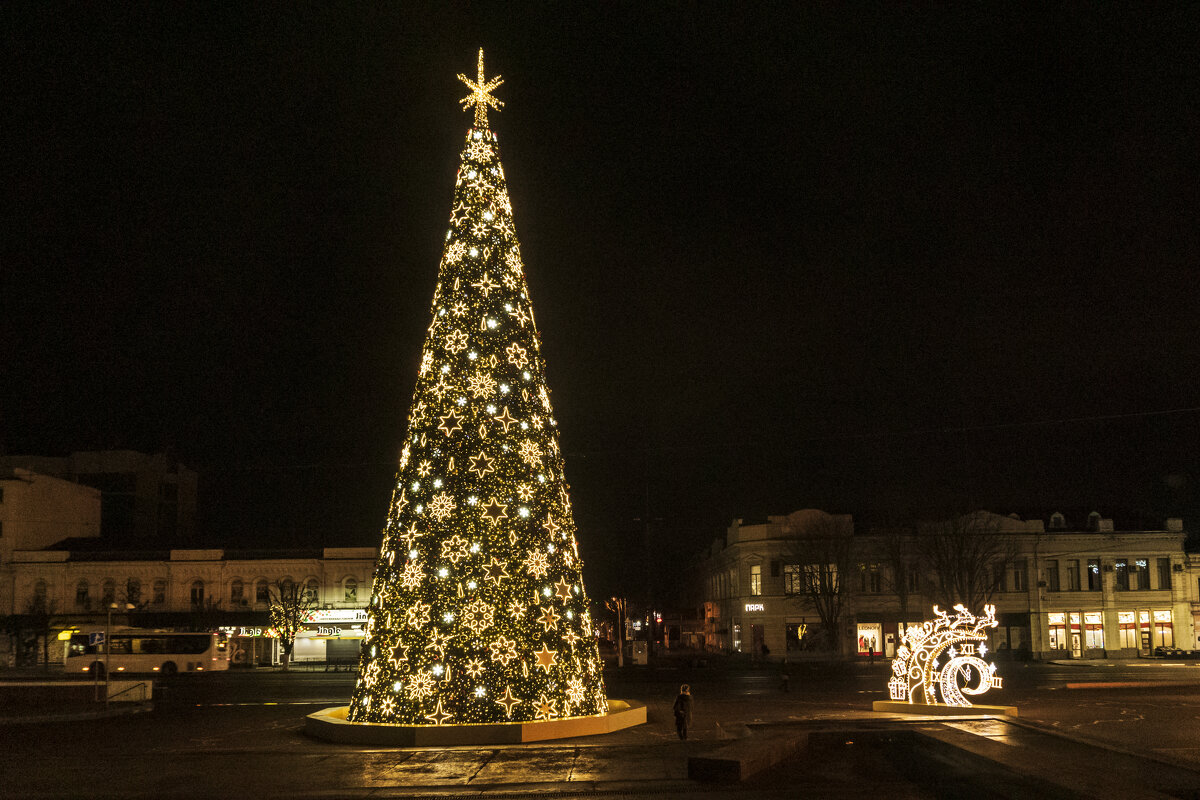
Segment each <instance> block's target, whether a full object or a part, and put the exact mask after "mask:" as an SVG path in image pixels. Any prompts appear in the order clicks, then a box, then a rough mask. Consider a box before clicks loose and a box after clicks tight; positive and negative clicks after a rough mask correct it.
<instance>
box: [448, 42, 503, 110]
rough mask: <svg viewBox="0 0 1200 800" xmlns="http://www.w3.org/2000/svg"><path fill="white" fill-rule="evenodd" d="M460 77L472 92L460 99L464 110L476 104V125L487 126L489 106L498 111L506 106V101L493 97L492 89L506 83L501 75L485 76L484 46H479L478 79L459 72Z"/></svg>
mask: <svg viewBox="0 0 1200 800" xmlns="http://www.w3.org/2000/svg"><path fill="white" fill-rule="evenodd" d="M458 79H459V80H460V81H462V82H463V83H465V84H466V85H467V88H468V89H470V90H471V93H470V94H469V95H467V96H466V97H464V98H463V99H462V100H460V101H459V102H460V103H462V106H463V111H466V110H467V109H468V108H470V107H471V106H475V127H477V128H486V127H487V124H488V121H487V110H488V106H491V107H492V108H494V109H496V110H497V111H499V110H500V109H501V108H503V106H504V103H503V102H502V101H500V100H497V99H496V98H494V97H492V95H491V92H492V90H494V89H496V87H498V86H500V84H502V83H504V80H503V79H502V78H501V77H500V76H499V75H497V76H496V77H494V78H491V79H485V78H484V77H483V48H482V47H481V48H479V65H478V78H477V79H476V80H474V81H472V80H471V79H470V78H468V77H467V76H466V75H463V74H462V73H461V72H460V73H459V74H458Z"/></svg>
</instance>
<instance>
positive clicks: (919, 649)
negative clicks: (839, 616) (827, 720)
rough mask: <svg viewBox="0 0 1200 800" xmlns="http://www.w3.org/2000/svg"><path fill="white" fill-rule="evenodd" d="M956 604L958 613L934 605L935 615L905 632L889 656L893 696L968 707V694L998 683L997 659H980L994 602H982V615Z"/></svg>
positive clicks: (993, 620) (993, 622)
mask: <svg viewBox="0 0 1200 800" xmlns="http://www.w3.org/2000/svg"><path fill="white" fill-rule="evenodd" d="M954 610H955V611H956V612H958V613H956V614H954V615H953V616H951V615H950V614H947V613H946V612H945V611H942V610H941V609H940V608H938V607H937V606H934V607H933V613H934V619H932V620H929V621H927V622H925V623H924V624H923V625H921V626H919V627H917V626H914V627H911V628H909V629H908V630H907V631H906V632H905V634H904V638H903V639H902V640H901V644H900V647H899V648H898V649H897V650H896V657H895V659H893V660H892V677H891V680H889V681H888V694H889V696H890V697H891V698H892V700H894V701H907V702H908V703H911V704H925V705H944V706H952V707H956V708H970V707H971V706H972V703H971V701H970V700H968V699H967V695H972V696H977V695H981V694H983V693H985V692H986V691H987V690H988V689H999V688H1001V678H1000V677H999V676H997V675H996V665H995V664H993V663H989V662H987V661H984V656H986V655H987V653H988V647H987V633H986V630H987V629H988V628H994V627H996V625H997V622H996V607H995V606H992V605H988V606H984V608H983V611H984V614H983V616H982V617H977V616H975V615H974V614H972V613H971V612H970V611H969V610H967V608H966V607H965V606H963V605H962V604H961V603H960V604H958V605H956V606H955V607H954ZM918 698H919V699H918Z"/></svg>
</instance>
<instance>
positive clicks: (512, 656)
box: [348, 50, 608, 725]
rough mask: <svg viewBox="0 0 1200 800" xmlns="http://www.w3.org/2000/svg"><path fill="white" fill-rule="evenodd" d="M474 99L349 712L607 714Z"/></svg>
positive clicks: (368, 715)
mask: <svg viewBox="0 0 1200 800" xmlns="http://www.w3.org/2000/svg"><path fill="white" fill-rule="evenodd" d="M458 77H459V79H460V80H462V81H463V82H464V83H466V84H467V86H468V87H470V89H471V94H470V95H468V96H467V97H466V98H465V99H464V100H463V101H462V102H463V106H464V108H465V109H467V108H472V107H473V108H474V110H475V124H474V126H473V127H472V128H471V130H470V131H469V132H468V133H467V138H466V143H465V146H464V148H463V152H462V163H461V166H460V168H459V171H458V176H457V178H456V180H455V189H454V202H453V210H452V211H451V216H450V230H449V231H447V232H446V244H445V249H444V251H443V255H442V262H441V266H440V269H439V273H438V284H437V288H436V289H435V290H434V295H433V310H432V322H431V323H430V325H429V331H428V335H427V336H426V339H425V349H424V352H423V354H422V356H421V364H420V369H419V370H418V375H417V386H416V390H415V392H414V393H413V401H412V408H411V411H410V413H409V421H408V434H407V438H406V439H405V442H404V447H403V449H402V451H401V456H400V467H399V472H398V474H397V477H396V488H395V490H394V492H393V495H392V501H391V510H390V512H389V514H388V519H387V526H386V529H385V530H384V534H383V546H382V548H381V550H380V554H379V561H378V564H377V566H376V569H375V583H374V588H373V590H372V596H371V602H370V605H369V606H368V609H367V625H366V635H365V638H364V639H363V646H362V653H361V657H360V670H359V676H358V683H357V685H356V686H355V690H354V696H353V698H352V700H351V704H350V708H349V712H348V719H349V720H350V721H351V722H391V723H400V724H405V725H430V724H433V725H444V724H454V723H488V722H507V721H533V720H539V719H545V720H549V719H554V718H560V717H575V716H586V715H592V714H599V713H604V712H605V711H607V708H608V704H607V701H606V699H605V693H604V683H603V679H602V676H601V662H600V658H599V653H598V651H597V647H596V640H595V638H594V637H593V635H592V622H591V616H590V614H589V612H588V599H587V593H586V592H585V591H584V587H583V575H582V563H581V562H580V560H579V550H578V546H577V544H576V540H575V525H574V522H573V520H572V515H571V502H570V498H569V496H568V492H567V482H566V479H565V478H564V476H563V458H562V453H561V451H560V449H559V444H558V431H557V427H556V425H557V423H556V422H555V419H554V412H553V411H552V410H551V407H550V393H549V390H548V389H547V386H546V381H545V362H544V361H543V359H542V355H541V350H540V343H539V340H538V334H537V329H536V327H535V325H534V320H533V306H532V304H531V303H530V300H529V290H528V287H527V286H526V282H525V273H524V267H523V264H522V262H521V250H520V246H519V244H518V243H517V237H516V231H515V229H514V227H513V216H512V205H511V203H510V202H509V199H508V190H507V187H506V184H505V180H504V169H503V167H501V165H500V156H499V152H498V150H497V142H496V135H495V134H494V133H493V132H492V131H490V130H489V129H488V123H487V108H488V106H491V107H492V108H496V109H499V108H500V106H501V105H502V104H501V103H500V101H499V100H497V99H495V98H494V97H493V96H492V95H491V92H492V90H494V89H495V88H496V87H497V86H499V85H500V83H501V80H500V78H499V77H495V78H492V79H490V80H486V81H485V79H484V73H483V50H480V51H479V74H478V78H477V80H475V81H471V80H469V79H468V78H466V77H465V76H463V75H459V76H458Z"/></svg>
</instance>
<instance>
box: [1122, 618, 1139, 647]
mask: <svg viewBox="0 0 1200 800" xmlns="http://www.w3.org/2000/svg"><path fill="white" fill-rule="evenodd" d="M1117 622H1118V623H1119V625H1120V628H1121V647H1123V648H1127V649H1130V650H1136V649H1137V646H1138V640H1137V622H1136V617H1135V615H1134V613H1133V612H1132V611H1118V612H1117Z"/></svg>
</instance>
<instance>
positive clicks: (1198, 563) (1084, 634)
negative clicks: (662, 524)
mask: <svg viewBox="0 0 1200 800" xmlns="http://www.w3.org/2000/svg"><path fill="white" fill-rule="evenodd" d="M814 530H816V531H819V532H820V533H819V535H817V536H815V537H813V536H811V534H812V531H814ZM931 535H942V536H946V537H947V538H946V541H953V540H954V539H953V537H957V536H976V537H989V542H990V543H992V544H993V546H994V551H995V552H996V553H1000V554H1002V556H1003V557H1002V558H999V559H995V560H994V561H993V564H1002V569H997V571H996V572H995V573H994V574H993V573H988V577H987V580H986V581H984V582H985V583H986V584H987V585H988V586H989V590H988V592H987V596H986V601H987V602H989V603H992V604H994V605H995V606H996V616H997V618H998V619H999V621H1000V625H999V627H998V628H997V629H995V630H993V631H992V634H991V638H992V641H991V642H990V646H991V647H992V649H993V650H995V651H1002V652H1003V651H1008V653H1009V654H1012V655H1014V656H1016V655H1020V656H1021V657H1032V658H1042V659H1050V658H1054V659H1057V658H1105V657H1131V656H1138V655H1150V654H1151V653H1153V652H1154V650H1155V648H1158V647H1177V648H1181V649H1185V650H1191V649H1200V640H1198V639H1197V632H1198V631H1200V558H1198V557H1197V556H1195V555H1192V556H1189V555H1188V554H1187V553H1185V552H1184V546H1183V545H1184V538H1185V534H1184V531H1183V525H1182V522H1181V521H1180V520H1177V519H1172V520H1168V521H1167V524H1166V525H1165V527H1164V529H1163V530H1148V531H1115V530H1113V529H1112V524H1111V521H1109V520H1104V519H1100V518H1099V515H1093V517H1092V518H1090V519H1089V522H1088V525H1087V526H1086V527H1085V529H1083V530H1070V529H1068V528H1067V526H1066V525H1065V521H1064V520H1062V518H1061V515H1055V516H1054V517H1052V519H1051V525H1050V527H1049V529H1047V526H1046V524H1045V523H1044V522H1043V521H1041V520H1022V519H1019V518H1015V517H1013V516H1007V517H1006V516H1001V515H997V514H989V513H987V512H976V513H975V514H972V515H967V516H966V517H963V518H960V520H957V521H954V524H953V530H951V529H946V530H944V531H943V532H942V533H941V534H936V533H935V534H931V533H929V532H925V533H922V532H920V531H867V532H861V533H860V532H857V531H854V530H853V521H852V520H851V519H850V518H849V517H847V516H835V515H829V514H825V513H824V512H821V511H815V510H807V511H801V512H796V513H795V514H792V515H789V516H786V517H769V518H768V519H767V520H766V521H765V522H762V523H758V524H745V523H744V521H742V520H735V521H734V523H733V524H732V525H731V526H730V528H729V530H728V531H727V533H726V535H725V537H724V539H718V540H717V541H716V542H714V543H713V545H712V546H711V547H710V549H709V551H708V552H707V553H706V554H705V555H704V557H703V558H702V559H701V560H700V562H699V571H698V578H699V583H700V587H701V592H702V594H703V607H704V616H705V632H704V642H705V647H706V648H707V649H709V650H712V651H721V652H745V653H750V654H753V655H759V656H767V657H770V658H772V659H778V658H783V657H787V658H794V659H799V658H805V657H811V656H815V655H822V656H825V657H828V656H829V655H831V654H833V655H841V656H853V655H860V656H867V657H870V655H872V654H875V655H883V656H885V657H886V656H891V655H892V654H893V653H894V652H895V648H896V647H897V646H898V644H899V642H900V639H901V637H902V635H903V631H904V630H905V628H906V627H907V626H908V625H912V624H916V623H919V622H921V621H923V620H925V619H928V618H930V617H931V616H932V607H933V605H934V604H935V603H937V602H938V600H937V599H936V598H937V597H938V596H940V595H943V593H941V592H939V591H937V587H938V585H939V574H938V572H937V570H935V569H934V568H933V565H932V564H931V563H930V558H929V557H928V555H927V550H926V549H924V548H925V545H927V543H928V541H929V540H928V539H927V538H926V539H922V536H925V537H928V536H931ZM806 536H809V537H810V538H817V539H820V540H822V541H826V542H831V543H832V544H828V545H824V547H825V549H824V550H823V551H821V553H822V554H821V556H820V557H819V558H814V556H813V553H814V549H813V546H812V544H811V542H810V543H808V544H805V543H804V540H805V537H806ZM814 560H815V561H817V562H818V563H813V562H814ZM993 564H980V565H977V566H978V567H980V568H981V569H985V570H986V569H991V568H992V566H993ZM814 587H815V588H814ZM835 590H836V594H837V597H836V598H829V597H817V596H815V595H817V594H820V593H821V592H822V591H824V592H826V593H828V592H831V591H835ZM831 599H832V600H833V601H834V602H829V601H830V600H831ZM831 607H833V608H836V611H837V613H836V622H834V623H832V624H831V622H830V620H831V619H832V618H833V616H832V615H831V613H830V611H831ZM971 610H973V611H975V612H976V613H980V612H981V611H982V609H979V608H975V609H971ZM822 612H824V613H822ZM830 628H832V630H831V629H830Z"/></svg>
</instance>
